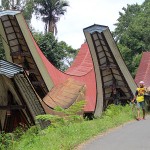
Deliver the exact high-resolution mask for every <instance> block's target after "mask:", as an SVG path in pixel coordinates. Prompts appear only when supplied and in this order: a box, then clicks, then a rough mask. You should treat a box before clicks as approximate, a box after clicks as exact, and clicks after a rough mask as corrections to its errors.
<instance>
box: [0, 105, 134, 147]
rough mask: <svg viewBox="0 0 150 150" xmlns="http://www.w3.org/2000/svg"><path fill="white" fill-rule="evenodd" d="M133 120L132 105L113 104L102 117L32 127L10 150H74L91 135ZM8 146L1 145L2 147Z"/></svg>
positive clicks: (12, 141)
mask: <svg viewBox="0 0 150 150" xmlns="http://www.w3.org/2000/svg"><path fill="white" fill-rule="evenodd" d="M130 120H133V113H132V110H131V107H130V106H129V105H127V106H124V107H123V106H120V105H119V106H114V105H111V106H110V107H109V108H108V109H107V110H106V111H105V112H104V113H103V114H102V116H101V117H100V118H95V119H93V120H84V121H82V122H81V123H71V124H69V125H68V126H61V127H58V128H51V127H48V128H47V129H44V130H39V129H37V127H31V128H30V129H29V130H28V131H27V132H25V133H24V134H23V135H22V136H21V137H20V138H19V139H18V140H11V142H10V143H9V144H8V145H7V149H9V150H73V149H74V148H75V147H76V146H77V145H79V144H81V143H83V142H84V141H86V140H88V139H90V138H91V137H93V136H95V135H98V134H100V133H103V132H105V131H107V130H108V129H110V128H114V127H117V126H119V125H121V124H123V123H125V122H128V121H130ZM3 148H6V147H3V146H2V145H1V149H3Z"/></svg>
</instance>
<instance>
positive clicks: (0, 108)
mask: <svg viewBox="0 0 150 150" xmlns="http://www.w3.org/2000/svg"><path fill="white" fill-rule="evenodd" d="M25 108H26V106H24V105H8V106H0V110H18V109H25Z"/></svg>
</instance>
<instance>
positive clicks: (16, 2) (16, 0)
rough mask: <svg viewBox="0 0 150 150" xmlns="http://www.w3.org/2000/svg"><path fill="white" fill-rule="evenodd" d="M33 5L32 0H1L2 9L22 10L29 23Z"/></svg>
mask: <svg viewBox="0 0 150 150" xmlns="http://www.w3.org/2000/svg"><path fill="white" fill-rule="evenodd" d="M33 7H34V4H33V0H2V9H4V10H20V11H22V12H23V16H24V18H25V20H26V21H27V22H28V23H30V20H31V18H32V14H33V11H34V9H33Z"/></svg>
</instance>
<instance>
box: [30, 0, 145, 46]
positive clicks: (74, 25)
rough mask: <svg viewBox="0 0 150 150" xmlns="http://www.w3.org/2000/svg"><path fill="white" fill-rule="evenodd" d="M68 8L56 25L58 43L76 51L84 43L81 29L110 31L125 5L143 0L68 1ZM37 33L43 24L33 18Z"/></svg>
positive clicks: (42, 29) (140, 2)
mask: <svg viewBox="0 0 150 150" xmlns="http://www.w3.org/2000/svg"><path fill="white" fill-rule="evenodd" d="M68 2H69V5H70V7H68V8H67V12H66V13H65V15H64V16H62V17H61V19H60V21H59V22H58V23H57V28H58V35H57V39H58V41H65V42H66V43H67V44H68V45H70V46H72V47H73V48H75V49H77V48H80V46H81V44H82V43H83V42H84V40H85V37H84V34H83V28H86V27H88V26H91V25H93V24H99V25H106V26H108V27H109V28H110V30H111V31H113V30H114V28H115V27H114V25H113V24H115V23H116V22H117V19H118V17H119V11H122V8H123V7H127V4H135V3H138V4H142V3H143V2H144V0H68ZM31 23H32V26H33V27H34V28H35V29H36V30H37V31H44V24H43V23H42V22H41V21H37V20H36V19H35V18H33V19H32V21H31Z"/></svg>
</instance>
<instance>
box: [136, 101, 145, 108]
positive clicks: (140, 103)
mask: <svg viewBox="0 0 150 150" xmlns="http://www.w3.org/2000/svg"><path fill="white" fill-rule="evenodd" d="M137 108H142V109H145V102H144V101H142V102H137Z"/></svg>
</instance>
